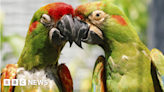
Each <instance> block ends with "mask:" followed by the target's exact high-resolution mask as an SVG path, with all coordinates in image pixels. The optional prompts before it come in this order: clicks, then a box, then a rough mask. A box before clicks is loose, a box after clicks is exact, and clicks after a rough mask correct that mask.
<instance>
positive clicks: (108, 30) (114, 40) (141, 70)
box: [75, 1, 164, 92]
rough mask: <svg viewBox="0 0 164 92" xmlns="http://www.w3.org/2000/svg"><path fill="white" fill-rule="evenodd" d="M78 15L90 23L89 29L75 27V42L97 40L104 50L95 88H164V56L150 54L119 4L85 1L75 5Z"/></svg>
mask: <svg viewBox="0 0 164 92" xmlns="http://www.w3.org/2000/svg"><path fill="white" fill-rule="evenodd" d="M75 16H76V17H77V19H78V20H79V21H81V22H85V23H86V24H88V25H87V27H88V28H86V30H76V31H78V32H76V33H77V37H76V39H75V43H77V45H79V46H81V41H83V42H86V43H89V44H98V45H99V46H101V47H102V48H103V50H104V52H105V57H104V56H100V57H99V58H98V59H97V61H96V64H95V67H94V71H93V78H92V91H93V92H161V91H162V90H163V91H164V84H163V83H164V56H163V55H162V53H157V55H155V52H152V54H151V55H152V57H153V56H154V57H156V56H159V57H160V58H156V59H154V60H153V59H152V58H151V57H150V51H149V50H148V48H147V47H146V46H145V45H144V44H143V43H142V42H141V40H140V39H139V37H138V35H137V33H136V31H135V29H134V28H133V26H132V24H131V23H130V21H129V19H128V18H127V17H126V15H125V14H124V13H123V12H122V11H121V10H120V9H119V8H118V7H117V6H116V5H114V4H112V3H110V2H107V1H99V2H90V3H86V4H82V5H80V6H78V7H77V8H76V9H75ZM79 29H80V28H79ZM103 58H104V59H103ZM103 62H104V63H103ZM155 62H158V64H156V63H155ZM159 67H160V68H159ZM157 75H158V76H157ZM158 78H159V79H161V80H159V79H158Z"/></svg>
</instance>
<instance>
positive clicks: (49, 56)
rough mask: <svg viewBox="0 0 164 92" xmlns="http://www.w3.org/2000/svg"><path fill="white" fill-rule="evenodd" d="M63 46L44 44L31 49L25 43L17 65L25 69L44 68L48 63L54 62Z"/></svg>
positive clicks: (56, 60)
mask: <svg viewBox="0 0 164 92" xmlns="http://www.w3.org/2000/svg"><path fill="white" fill-rule="evenodd" d="M62 48H63V47H61V46H54V45H52V44H46V45H44V47H43V48H39V49H36V48H35V50H33V49H32V48H31V47H27V46H26V44H25V46H24V49H23V51H22V54H21V56H20V58H19V60H18V65H19V66H20V67H24V68H25V69H26V70H30V69H32V68H34V67H35V68H38V69H44V68H45V67H46V66H48V65H52V64H56V63H57V62H58V58H59V55H60V52H61V50H62Z"/></svg>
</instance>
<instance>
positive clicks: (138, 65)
mask: <svg viewBox="0 0 164 92" xmlns="http://www.w3.org/2000/svg"><path fill="white" fill-rule="evenodd" d="M105 44H107V45H105V46H104V51H105V58H106V64H105V65H106V70H107V72H109V71H110V73H108V74H110V75H119V76H122V75H129V76H133V77H134V76H135V77H136V76H138V78H142V77H143V76H149V77H150V70H151V69H150V66H151V65H150V64H151V62H150V56H149V54H150V52H149V50H148V49H147V47H146V46H145V45H144V44H143V43H142V42H141V41H138V42H133V43H132V42H130V43H119V42H116V41H115V42H109V41H106V43H105ZM141 70H142V71H141ZM132 74H133V75H132ZM146 74H147V75H146ZM119 76H117V77H119ZM135 77H134V78H135ZM120 79H121V77H120ZM127 81H128V80H127Z"/></svg>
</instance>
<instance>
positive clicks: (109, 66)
mask: <svg viewBox="0 0 164 92" xmlns="http://www.w3.org/2000/svg"><path fill="white" fill-rule="evenodd" d="M106 86H107V90H108V91H122V92H127V91H134V90H139V92H147V91H149V92H154V89H153V82H152V78H151V73H150V58H149V57H148V56H146V54H145V52H144V51H142V52H138V53H136V55H134V56H129V55H126V54H122V55H121V56H120V58H119V56H118V57H117V58H114V57H112V56H109V58H108V61H107V62H106Z"/></svg>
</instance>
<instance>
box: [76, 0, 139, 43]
mask: <svg viewBox="0 0 164 92" xmlns="http://www.w3.org/2000/svg"><path fill="white" fill-rule="evenodd" d="M75 16H76V17H77V19H78V20H80V21H82V22H85V23H87V26H88V30H85V31H83V32H78V33H81V34H78V35H85V36H83V38H82V37H80V38H79V37H77V39H81V41H83V42H86V43H90V44H99V45H101V46H103V45H105V44H106V43H112V42H119V43H126V42H129V41H136V40H137V39H138V36H137V33H136V32H135V30H134V29H133V27H132V25H131V23H130V21H129V20H128V18H127V17H126V16H125V14H124V13H123V12H122V11H121V10H120V9H119V8H118V7H117V6H116V5H114V4H112V3H110V2H106V1H104V2H103V1H102V2H92V3H86V4H82V5H80V6H78V7H77V8H76V9H75ZM86 29H87V28H86ZM134 37H136V38H134ZM79 43H80V42H79Z"/></svg>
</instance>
